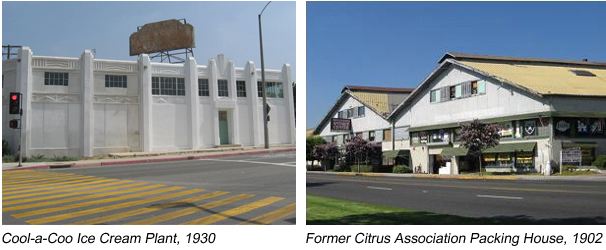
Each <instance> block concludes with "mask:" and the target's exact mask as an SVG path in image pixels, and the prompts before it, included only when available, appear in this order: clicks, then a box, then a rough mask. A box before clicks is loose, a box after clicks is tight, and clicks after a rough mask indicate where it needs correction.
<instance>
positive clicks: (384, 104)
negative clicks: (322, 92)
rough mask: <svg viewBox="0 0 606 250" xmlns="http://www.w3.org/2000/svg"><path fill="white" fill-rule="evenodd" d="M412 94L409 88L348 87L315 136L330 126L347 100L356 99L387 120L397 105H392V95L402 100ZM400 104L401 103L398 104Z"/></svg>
mask: <svg viewBox="0 0 606 250" xmlns="http://www.w3.org/2000/svg"><path fill="white" fill-rule="evenodd" d="M411 92H412V89H409V88H382V87H371V86H352V85H346V86H345V87H343V90H342V91H341V96H340V97H339V99H338V100H337V102H335V104H333V106H332V108H331V109H330V111H328V113H327V114H326V115H325V116H324V118H323V119H322V121H320V124H318V126H317V127H316V129H315V130H314V134H320V132H322V129H324V126H326V125H327V124H328V122H329V121H330V118H332V117H333V116H334V114H335V113H336V112H337V111H339V108H340V107H341V106H342V105H343V103H345V101H347V98H349V97H351V98H354V99H355V100H356V101H358V102H360V103H362V104H363V105H364V106H365V107H367V108H368V109H370V110H371V111H373V112H375V113H376V114H377V115H379V116H381V117H382V118H383V119H385V120H387V116H388V115H389V114H391V112H392V111H393V110H394V109H395V108H396V105H391V104H390V95H391V96H393V95H397V96H402V98H403V99H402V100H404V98H406V96H407V95H408V94H410V93H411ZM398 103H400V102H398Z"/></svg>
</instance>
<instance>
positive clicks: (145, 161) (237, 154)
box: [2, 148, 297, 171]
mask: <svg viewBox="0 0 606 250" xmlns="http://www.w3.org/2000/svg"><path fill="white" fill-rule="evenodd" d="M296 150H297V148H281V149H269V150H262V151H252V152H237V153H228V154H214V155H196V156H181V157H171V158H158V159H136V160H123V161H106V162H91V163H74V164H71V167H72V168H74V167H91V166H108V165H128V164H138V163H157V162H169V161H186V160H196V159H210V158H221V157H230V156H240V155H256V154H269V153H279V152H289V151H296ZM50 168H51V167H50V165H39V166H29V167H20V168H8V169H3V170H2V171H15V170H32V169H50Z"/></svg>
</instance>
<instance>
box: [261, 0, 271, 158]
mask: <svg viewBox="0 0 606 250" xmlns="http://www.w3.org/2000/svg"><path fill="white" fill-rule="evenodd" d="M270 3H271V1H269V3H267V4H266V5H265V8H267V5H269V4H270ZM265 8H263V10H262V11H261V14H259V43H260V45H261V80H262V84H263V86H262V87H261V89H262V91H263V131H264V137H265V148H269V134H268V129H267V116H268V115H269V114H268V110H267V108H268V107H267V93H265V92H266V91H265V62H264V61H263V32H262V31H261V15H262V14H263V11H265Z"/></svg>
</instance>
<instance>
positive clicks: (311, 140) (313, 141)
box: [305, 135, 326, 166]
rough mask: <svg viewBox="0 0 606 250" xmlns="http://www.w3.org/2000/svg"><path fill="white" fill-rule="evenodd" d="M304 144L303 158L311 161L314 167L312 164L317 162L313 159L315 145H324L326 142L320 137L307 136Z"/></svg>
mask: <svg viewBox="0 0 606 250" xmlns="http://www.w3.org/2000/svg"><path fill="white" fill-rule="evenodd" d="M305 142H306V151H305V158H306V160H308V161H311V165H312V166H313V165H314V162H315V161H316V160H318V159H317V158H316V157H315V152H314V151H315V150H316V146H317V145H321V144H326V141H325V140H324V139H323V138H322V137H320V136H313V135H312V136H309V137H307V139H306V140H305Z"/></svg>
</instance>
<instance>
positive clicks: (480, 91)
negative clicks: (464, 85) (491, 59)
mask: <svg viewBox="0 0 606 250" xmlns="http://www.w3.org/2000/svg"><path fill="white" fill-rule="evenodd" d="M484 93H486V81H479V82H478V94H484Z"/></svg>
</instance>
